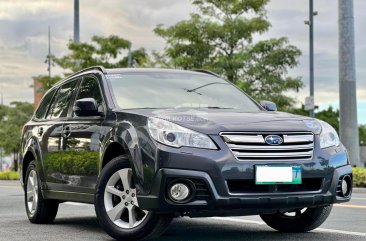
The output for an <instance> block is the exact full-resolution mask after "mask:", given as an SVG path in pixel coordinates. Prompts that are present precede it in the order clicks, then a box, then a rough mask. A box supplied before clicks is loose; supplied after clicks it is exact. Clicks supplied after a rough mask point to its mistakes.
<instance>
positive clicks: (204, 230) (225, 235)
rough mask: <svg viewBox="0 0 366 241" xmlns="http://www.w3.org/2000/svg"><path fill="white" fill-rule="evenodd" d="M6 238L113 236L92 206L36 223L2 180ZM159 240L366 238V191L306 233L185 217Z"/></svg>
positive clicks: (255, 222)
mask: <svg viewBox="0 0 366 241" xmlns="http://www.w3.org/2000/svg"><path fill="white" fill-rule="evenodd" d="M0 215H1V216H0V240H1V241H2V240H7V241H8V240H11V241H17V240H19V241H24V240H27V241H32V240H44V241H46V240H62V241H64V240H68V241H73V240H90V241H92V240H101V241H103V240H112V239H111V238H110V237H109V236H108V235H106V234H105V233H104V232H103V230H102V229H101V228H100V227H99V225H98V221H97V219H96V217H95V213H94V208H93V206H92V205H79V204H74V203H65V204H62V205H60V209H59V213H58V216H57V218H56V222H55V224H53V225H33V224H30V223H29V222H28V220H27V218H26V215H25V211H24V205H23V194H22V190H21V189H20V187H19V185H18V183H17V182H0ZM159 240H174V241H179V240H207V241H208V240H212V241H215V240H217V241H222V240H250V241H256V240H260V241H264V240H266V241H267V240H268V241H272V240H300V241H301V240H317V241H319V240H332V241H337V240H342V241H343V240H366V194H365V193H358V194H354V195H353V200H352V202H350V203H347V204H345V205H337V206H335V207H334V209H333V212H332V214H331V216H330V217H329V219H328V220H327V221H326V223H325V224H323V225H322V226H321V228H319V229H317V230H315V231H313V232H311V233H306V234H281V233H278V232H275V231H273V230H272V229H270V228H268V227H267V226H266V225H264V224H263V223H262V221H261V220H260V218H258V217H255V216H254V217H240V218H201V219H189V218H180V219H177V220H175V221H173V223H172V224H171V226H170V228H169V229H168V231H167V232H166V233H165V234H164V235H163V236H162V237H161V238H160V239H159Z"/></svg>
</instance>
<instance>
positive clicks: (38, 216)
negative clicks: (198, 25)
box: [24, 161, 58, 224]
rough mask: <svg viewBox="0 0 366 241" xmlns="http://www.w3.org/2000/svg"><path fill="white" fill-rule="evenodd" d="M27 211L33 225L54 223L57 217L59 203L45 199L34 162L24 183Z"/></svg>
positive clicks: (30, 165)
mask: <svg viewBox="0 0 366 241" xmlns="http://www.w3.org/2000/svg"><path fill="white" fill-rule="evenodd" d="M24 190H25V195H24V197H25V209H26V212H27V216H28V219H29V221H31V222H32V223H40V224H41V223H52V222H53V221H54V220H55V218H56V215H57V211H58V202H57V201H55V200H46V199H43V196H42V192H41V182H40V179H39V175H38V172H37V169H36V165H35V162H34V161H32V162H31V163H30V164H29V166H28V169H27V173H26V176H25V182H24Z"/></svg>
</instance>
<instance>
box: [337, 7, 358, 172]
mask: <svg viewBox="0 0 366 241" xmlns="http://www.w3.org/2000/svg"><path fill="white" fill-rule="evenodd" d="M338 21H339V22H338V28H339V33H338V34H339V37H338V38H339V41H338V44H339V56H338V58H339V116H340V125H339V127H340V138H341V141H342V143H343V144H344V145H345V146H346V148H347V150H348V154H349V158H350V161H351V164H352V165H353V166H360V165H361V163H360V147H359V136H358V122H357V99H356V98H357V97H356V67H355V30H354V16H353V0H338Z"/></svg>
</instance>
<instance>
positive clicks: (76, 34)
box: [74, 0, 80, 43]
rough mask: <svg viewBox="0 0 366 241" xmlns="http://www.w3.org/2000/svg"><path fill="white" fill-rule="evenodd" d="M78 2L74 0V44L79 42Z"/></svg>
mask: <svg viewBox="0 0 366 241" xmlns="http://www.w3.org/2000/svg"><path fill="white" fill-rule="evenodd" d="M79 17H80V14H79V0H74V42H75V43H79V42H80V21H79Z"/></svg>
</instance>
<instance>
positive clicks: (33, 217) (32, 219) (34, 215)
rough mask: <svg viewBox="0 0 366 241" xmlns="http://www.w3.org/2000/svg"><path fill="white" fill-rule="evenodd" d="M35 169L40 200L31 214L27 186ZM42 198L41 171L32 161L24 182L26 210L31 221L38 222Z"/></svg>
mask: <svg viewBox="0 0 366 241" xmlns="http://www.w3.org/2000/svg"><path fill="white" fill-rule="evenodd" d="M33 170H34V171H35V172H36V173H37V185H38V193H37V195H38V202H37V206H36V210H35V212H34V214H31V212H30V210H29V208H28V195H27V186H28V178H29V174H30V172H31V171H33ZM41 198H42V192H41V187H40V179H39V173H38V171H37V168H36V165H35V162H34V161H32V162H31V163H30V164H29V166H28V169H27V172H26V175H25V182H24V201H25V210H26V212H27V216H28V219H29V220H30V221H31V222H36V220H37V219H38V216H39V209H40V206H39V205H40V201H41V200H40V199H41Z"/></svg>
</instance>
